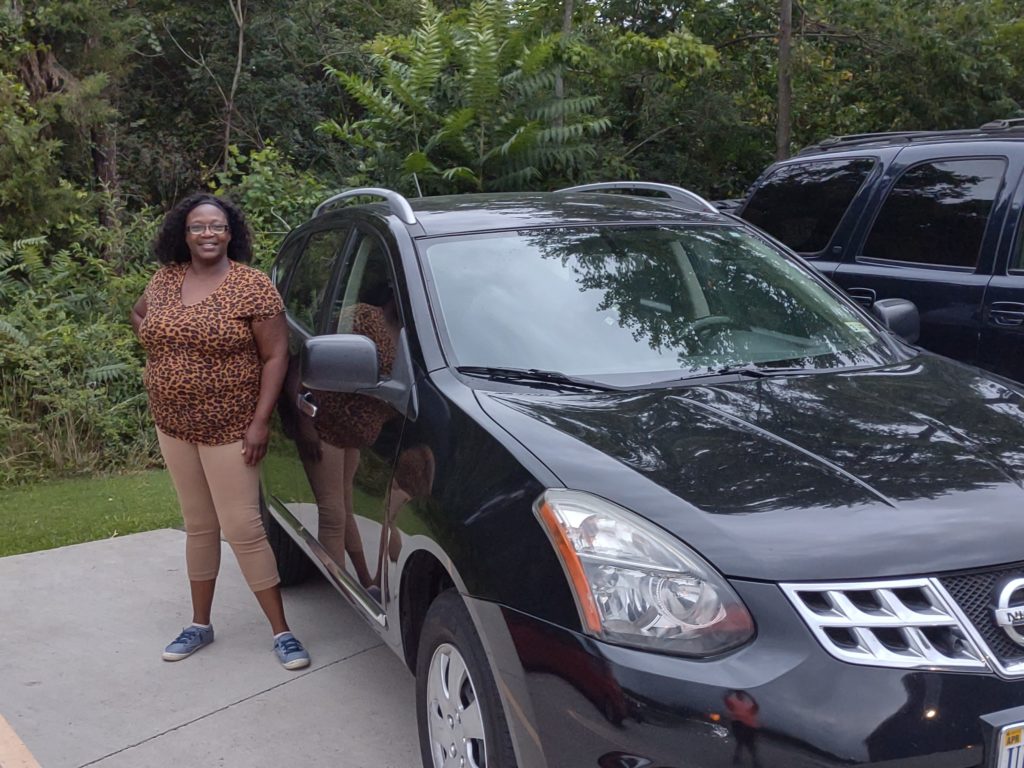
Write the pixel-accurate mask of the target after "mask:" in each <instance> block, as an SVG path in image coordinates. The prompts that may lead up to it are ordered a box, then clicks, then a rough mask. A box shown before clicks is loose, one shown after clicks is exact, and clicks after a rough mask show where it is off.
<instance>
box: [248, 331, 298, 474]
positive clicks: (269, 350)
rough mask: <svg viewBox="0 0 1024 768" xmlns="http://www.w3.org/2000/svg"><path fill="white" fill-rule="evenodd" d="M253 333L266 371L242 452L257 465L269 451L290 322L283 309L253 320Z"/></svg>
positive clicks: (285, 357) (283, 375)
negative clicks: (267, 317)
mask: <svg viewBox="0 0 1024 768" xmlns="http://www.w3.org/2000/svg"><path fill="white" fill-rule="evenodd" d="M252 335H253V337H254V338H255V339H256V350H257V351H258V352H259V356H260V360H261V361H262V363H263V371H262V373H261V374H260V396H259V400H257V401H256V413H255V415H254V416H253V418H252V423H251V424H249V428H248V429H247V430H246V431H245V437H244V438H242V453H244V454H245V463H246V464H250V465H252V464H258V463H259V462H260V461H261V460H262V459H263V457H264V456H265V455H266V453H267V442H268V441H269V440H270V417H271V416H272V415H273V413H274V405H275V404H276V403H277V398H278V395H280V394H281V385H282V384H283V383H284V377H285V374H286V373H287V372H288V325H287V323H285V319H284V312H281V313H279V314H277V315H274V316H273V317H271V318H269V319H268V320H256V321H253V324H252Z"/></svg>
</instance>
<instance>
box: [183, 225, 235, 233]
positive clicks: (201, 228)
mask: <svg viewBox="0 0 1024 768" xmlns="http://www.w3.org/2000/svg"><path fill="white" fill-rule="evenodd" d="M185 229H187V230H188V231H189V233H190V234H193V235H201V234H203V232H205V231H206V230H210V231H211V232H213V234H215V235H223V234H224V233H225V232H227V231H228V225H227V224H189V225H188V226H187V227H185Z"/></svg>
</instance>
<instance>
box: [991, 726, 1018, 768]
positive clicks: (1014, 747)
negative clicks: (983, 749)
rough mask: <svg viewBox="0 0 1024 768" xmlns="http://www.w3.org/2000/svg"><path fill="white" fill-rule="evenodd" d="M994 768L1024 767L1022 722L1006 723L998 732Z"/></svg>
mask: <svg viewBox="0 0 1024 768" xmlns="http://www.w3.org/2000/svg"><path fill="white" fill-rule="evenodd" d="M996 768H1024V723H1014V724H1013V725H1007V726H1005V727H1004V728H1003V729H1002V730H1001V731H1000V732H999V759H998V760H997V761H996Z"/></svg>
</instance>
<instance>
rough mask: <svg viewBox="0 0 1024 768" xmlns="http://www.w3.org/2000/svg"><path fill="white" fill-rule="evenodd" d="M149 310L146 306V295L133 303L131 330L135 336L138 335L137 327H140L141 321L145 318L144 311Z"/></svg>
mask: <svg viewBox="0 0 1024 768" xmlns="http://www.w3.org/2000/svg"><path fill="white" fill-rule="evenodd" d="M148 309H149V307H148V305H147V304H146V294H142V295H141V296H139V300H138V301H136V302H135V306H134V307H132V328H133V329H134V330H135V335H136V336H138V335H139V326H141V325H142V321H143V320H144V319H145V317H146V311H147V310H148Z"/></svg>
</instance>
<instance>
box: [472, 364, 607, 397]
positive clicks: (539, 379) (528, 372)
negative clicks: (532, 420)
mask: <svg viewBox="0 0 1024 768" xmlns="http://www.w3.org/2000/svg"><path fill="white" fill-rule="evenodd" d="M455 370H457V371H458V372H459V373H464V374H466V375H468V376H482V377H485V378H488V379H499V380H501V381H511V382H523V383H527V384H533V383H538V384H553V385H555V386H558V387H576V388H578V389H590V390H597V391H601V392H617V391H619V389H620V388H619V387H613V386H611V385H610V384H603V383H601V382H600V381H594V380H592V379H581V378H578V377H576V376H568V375H566V374H564V373H560V372H559V371H544V370H541V369H539V368H496V367H492V366H487V365H460V366H459V367H458V368H456V369H455Z"/></svg>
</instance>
